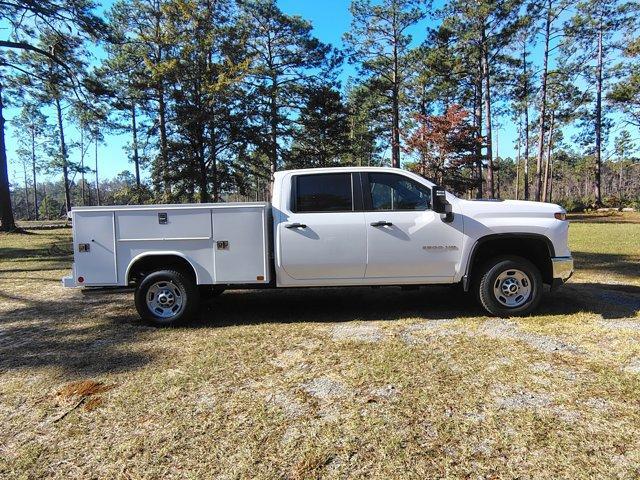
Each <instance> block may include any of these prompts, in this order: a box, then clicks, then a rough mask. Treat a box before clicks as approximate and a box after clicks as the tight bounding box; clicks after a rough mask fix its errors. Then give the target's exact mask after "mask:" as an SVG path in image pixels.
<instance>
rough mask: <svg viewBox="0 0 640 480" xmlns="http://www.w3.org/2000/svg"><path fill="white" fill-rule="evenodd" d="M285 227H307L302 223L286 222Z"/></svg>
mask: <svg viewBox="0 0 640 480" xmlns="http://www.w3.org/2000/svg"><path fill="white" fill-rule="evenodd" d="M285 227H286V228H307V226H306V225H305V224H304V223H297V222H296V223H287V224H286V225H285Z"/></svg>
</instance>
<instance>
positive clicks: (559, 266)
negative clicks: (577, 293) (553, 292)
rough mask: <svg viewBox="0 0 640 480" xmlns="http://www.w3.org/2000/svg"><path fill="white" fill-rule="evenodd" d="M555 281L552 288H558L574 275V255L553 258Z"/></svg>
mask: <svg viewBox="0 0 640 480" xmlns="http://www.w3.org/2000/svg"><path fill="white" fill-rule="evenodd" d="M551 267H552V275H553V283H552V284H551V288H552V289H554V288H557V287H559V286H560V285H562V284H563V283H564V282H566V281H567V280H569V278H571V275H573V257H554V258H552V259H551Z"/></svg>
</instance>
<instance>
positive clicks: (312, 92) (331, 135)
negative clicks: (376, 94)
mask: <svg viewBox="0 0 640 480" xmlns="http://www.w3.org/2000/svg"><path fill="white" fill-rule="evenodd" d="M305 96H306V104H305V105H304V107H302V109H301V110H300V116H299V117H298V119H297V120H296V124H297V127H296V129H295V131H294V133H293V141H292V147H291V153H290V155H289V159H288V162H287V163H288V166H290V167H292V168H309V167H331V166H336V165H341V164H345V162H347V161H348V157H349V154H350V152H351V150H350V142H349V126H348V111H347V108H346V106H345V105H344V104H343V103H342V98H341V96H340V92H338V91H336V90H334V89H333V88H331V87H330V86H326V85H322V86H320V87H318V88H310V89H309V91H308V92H307V93H306V95H305Z"/></svg>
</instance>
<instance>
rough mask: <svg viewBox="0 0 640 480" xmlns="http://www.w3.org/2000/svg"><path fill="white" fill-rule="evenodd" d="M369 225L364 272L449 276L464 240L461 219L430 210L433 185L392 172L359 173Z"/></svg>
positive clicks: (372, 275)
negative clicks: (449, 218)
mask: <svg viewBox="0 0 640 480" xmlns="http://www.w3.org/2000/svg"><path fill="white" fill-rule="evenodd" d="M362 177H363V190H364V204H365V210H366V212H365V222H366V227H367V268H366V274H365V277H366V278H390V279H393V278H403V279H410V278H417V277H428V278H429V280H432V281H449V280H450V279H451V278H452V277H453V276H454V275H455V272H456V264H457V263H458V262H459V260H460V248H461V244H462V231H461V230H462V229H461V224H460V222H461V219H460V218H459V216H456V218H455V221H454V222H453V223H445V222H443V221H442V219H441V218H440V214H438V213H435V212H433V211H432V210H431V207H430V205H431V189H430V188H429V187H428V186H426V185H424V184H421V183H418V182H417V181H415V180H414V179H412V178H409V177H407V176H405V175H400V174H396V173H386V172H385V173H382V172H375V173H374V172H370V173H366V174H363V175H362Z"/></svg>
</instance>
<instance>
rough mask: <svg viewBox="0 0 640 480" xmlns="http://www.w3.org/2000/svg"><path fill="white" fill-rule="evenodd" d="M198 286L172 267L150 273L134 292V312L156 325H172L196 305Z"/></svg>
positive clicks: (188, 315)
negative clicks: (135, 310) (171, 268)
mask: <svg viewBox="0 0 640 480" xmlns="http://www.w3.org/2000/svg"><path fill="white" fill-rule="evenodd" d="M199 299H200V297H199V295H198V289H197V287H196V285H195V282H194V281H193V279H192V278H191V277H190V276H188V275H185V274H184V273H182V272H179V271H176V270H159V271H156V272H153V273H150V274H149V275H147V276H146V277H144V279H143V280H142V281H141V282H140V284H139V285H138V288H137V289H136V292H135V303H136V309H137V310H138V314H139V315H140V317H141V318H142V319H143V320H146V321H147V322H150V323H152V324H153V325H157V326H160V327H168V326H172V325H176V324H177V323H179V322H180V321H182V320H185V319H187V318H189V317H191V316H192V315H193V314H194V313H195V312H196V311H197V309H198V303H199Z"/></svg>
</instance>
